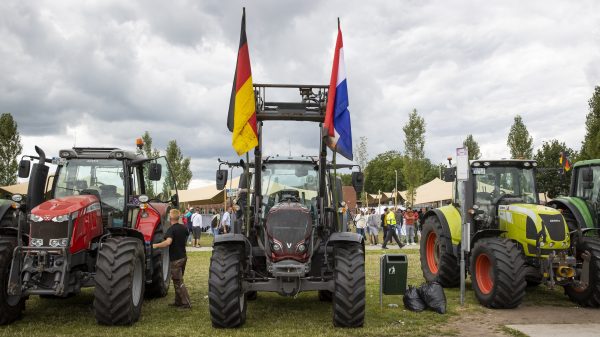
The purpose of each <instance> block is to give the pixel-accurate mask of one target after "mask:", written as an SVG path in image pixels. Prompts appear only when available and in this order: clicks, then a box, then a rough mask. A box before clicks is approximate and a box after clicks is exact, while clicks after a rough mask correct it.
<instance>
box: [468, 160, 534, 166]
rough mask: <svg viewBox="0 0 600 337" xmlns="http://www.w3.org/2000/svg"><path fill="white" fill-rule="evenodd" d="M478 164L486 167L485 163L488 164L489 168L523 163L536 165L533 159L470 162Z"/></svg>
mask: <svg viewBox="0 0 600 337" xmlns="http://www.w3.org/2000/svg"><path fill="white" fill-rule="evenodd" d="M475 163H479V165H483V166H487V165H485V163H489V164H488V165H491V166H501V165H511V166H512V165H515V164H524V163H530V164H533V163H536V161H535V160H533V159H476V160H471V162H470V164H471V166H473V164H475ZM536 165H537V164H536ZM536 165H534V166H536Z"/></svg>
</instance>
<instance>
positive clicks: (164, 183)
mask: <svg viewBox="0 0 600 337" xmlns="http://www.w3.org/2000/svg"><path fill="white" fill-rule="evenodd" d="M153 162H155V163H158V164H160V166H161V175H160V180H158V181H151V180H150V179H149V178H148V166H149V164H150V163H153ZM144 183H145V187H146V195H148V197H149V198H150V199H157V200H160V201H163V202H168V201H169V200H170V199H171V196H172V195H173V194H175V183H174V177H173V175H172V174H171V170H170V169H169V164H168V163H167V159H166V158H165V157H159V158H156V159H155V160H151V161H147V162H146V163H144Z"/></svg>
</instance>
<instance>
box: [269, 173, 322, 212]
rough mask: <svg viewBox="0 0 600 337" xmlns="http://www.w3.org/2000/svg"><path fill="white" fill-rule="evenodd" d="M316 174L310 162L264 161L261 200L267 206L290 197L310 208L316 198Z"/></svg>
mask: <svg viewBox="0 0 600 337" xmlns="http://www.w3.org/2000/svg"><path fill="white" fill-rule="evenodd" d="M317 174H318V172H317V171H316V170H315V169H314V165H312V164H311V163H277V164H269V163H266V164H265V165H263V172H262V185H261V187H262V196H263V198H262V200H263V202H264V203H265V204H266V206H267V208H271V207H272V206H273V205H275V204H277V203H278V202H281V201H282V200H284V199H290V200H294V201H298V202H300V203H302V204H303V205H304V206H306V207H308V208H309V209H310V208H311V205H313V204H316V200H317V185H318V178H317ZM266 212H268V209H267V210H266Z"/></svg>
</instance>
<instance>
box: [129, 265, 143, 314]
mask: <svg viewBox="0 0 600 337" xmlns="http://www.w3.org/2000/svg"><path fill="white" fill-rule="evenodd" d="M132 281H133V282H132V285H131V298H132V300H133V305H134V306H136V307H137V306H138V304H140V299H141V298H142V283H143V282H144V279H143V270H142V264H141V263H140V261H139V259H138V260H137V263H136V264H135V265H134V266H133V280H132Z"/></svg>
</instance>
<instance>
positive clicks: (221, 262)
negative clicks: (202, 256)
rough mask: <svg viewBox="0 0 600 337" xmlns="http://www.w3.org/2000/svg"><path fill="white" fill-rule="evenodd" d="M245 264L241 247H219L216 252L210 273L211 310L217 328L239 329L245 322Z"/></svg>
mask: <svg viewBox="0 0 600 337" xmlns="http://www.w3.org/2000/svg"><path fill="white" fill-rule="evenodd" d="M242 263H243V258H242V248H241V247H240V246H239V245H219V246H216V247H215V248H214V249H213V253H212V257H211V258H210V269H209V272H208V306H209V309H210V319H211V321H212V325H213V326H214V327H215V328H237V327H239V326H241V325H243V324H244V322H245V321H246V307H247V304H246V295H245V294H244V292H243V289H242V277H243V275H242V273H243V268H242Z"/></svg>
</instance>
